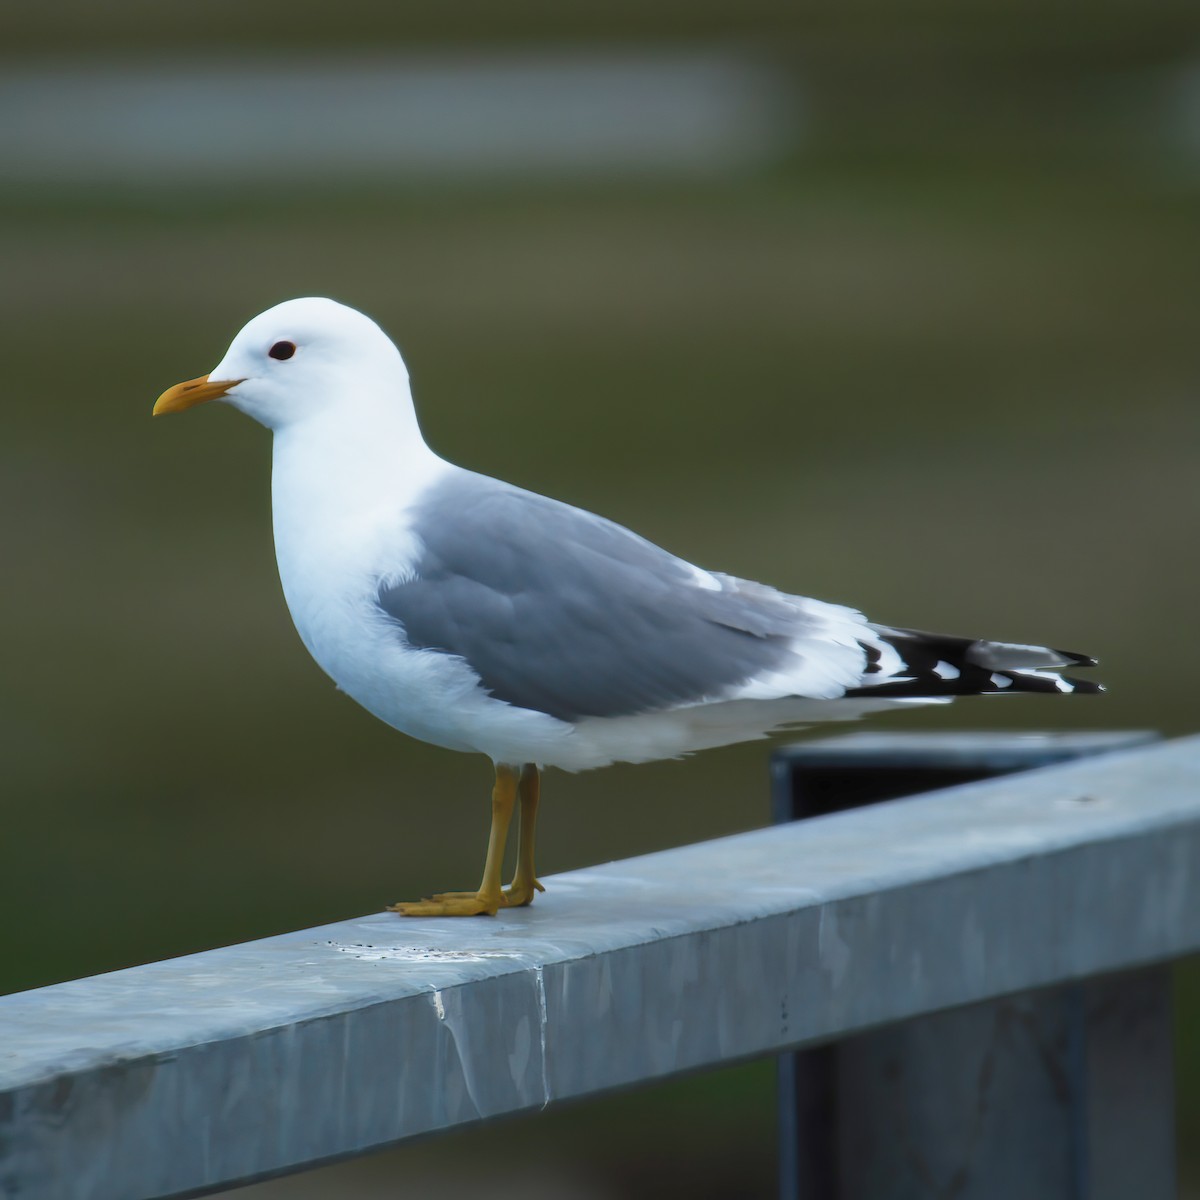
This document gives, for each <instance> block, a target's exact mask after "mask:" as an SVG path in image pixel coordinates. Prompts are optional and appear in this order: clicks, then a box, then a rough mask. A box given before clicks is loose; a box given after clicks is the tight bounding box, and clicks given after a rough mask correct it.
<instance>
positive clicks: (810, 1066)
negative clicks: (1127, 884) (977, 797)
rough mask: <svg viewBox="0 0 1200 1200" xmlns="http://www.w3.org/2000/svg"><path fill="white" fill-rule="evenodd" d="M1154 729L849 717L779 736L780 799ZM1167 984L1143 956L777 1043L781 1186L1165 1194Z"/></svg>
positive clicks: (931, 779) (1107, 1197) (910, 1194)
mask: <svg viewBox="0 0 1200 1200" xmlns="http://www.w3.org/2000/svg"><path fill="white" fill-rule="evenodd" d="M1153 738H1154V735H1153V734H1146V733H1112V734H1107V733H1106V734H1073V735H1013V734H971V735H931V736H922V735H905V734H900V735H871V734H865V735H864V734H859V735H851V736H849V737H843V738H837V739H828V740H823V741H820V742H813V743H808V744H806V745H800V746H792V747H787V748H785V749H783V750H781V751H780V752H779V753H778V754H776V755H775V757H774V760H773V762H772V775H773V807H774V817H775V820H776V822H785V821H793V820H801V819H806V818H811V817H816V816H824V815H827V814H830V813H834V812H838V811H841V810H844V809H847V808H855V807H859V806H862V805H866V804H873V803H877V802H880V801H884V800H890V799H896V798H899V797H902V796H908V795H912V794H915V793H918V792H924V791H930V790H934V789H938V788H943V787H949V786H954V785H957V784H963V783H970V782H974V781H977V780H982V779H987V778H991V777H993V776H997V775H1004V774H1009V773H1013V772H1017V771H1024V770H1029V769H1032V768H1036V767H1041V766H1048V765H1051V764H1054V763H1059V762H1063V761H1066V760H1069V759H1074V758H1081V757H1086V756H1090V755H1095V754H1102V753H1106V752H1111V751H1114V750H1123V749H1129V748H1132V747H1134V746H1137V745H1139V744H1142V743H1145V742H1148V741H1151V740H1153ZM963 803H964V804H969V803H970V797H969V796H964V798H963ZM1135 899H1136V898H1134V897H1131V903H1132V902H1134V901H1135ZM1169 985H1170V973H1169V970H1168V969H1167V968H1165V967H1149V968H1143V969H1141V970H1137V971H1134V972H1130V973H1127V974H1122V975H1119V976H1111V977H1108V978H1100V979H1092V980H1086V981H1082V982H1078V983H1071V984H1066V985H1063V986H1059V987H1055V988H1049V989H1044V990H1040V991H1037V992H1026V993H1023V994H1020V995H1015V996H1010V997H1006V998H1004V999H1001V1000H997V1001H988V1002H986V1003H983V1004H977V1005H972V1006H969V1007H966V1008H959V1009H952V1010H949V1011H947V1012H943V1013H938V1014H934V1015H931V1016H925V1017H921V1018H918V1019H915V1020H910V1021H905V1022H902V1023H900V1024H898V1025H892V1026H888V1027H885V1028H883V1029H880V1030H876V1031H873V1032H870V1033H866V1034H861V1035H858V1036H856V1037H852V1038H847V1039H845V1040H842V1041H838V1042H834V1043H832V1044H829V1045H826V1046H819V1047H816V1048H812V1049H807V1050H802V1051H798V1052H793V1053H790V1054H784V1055H781V1056H780V1059H779V1114H780V1129H779V1145H780V1196H781V1198H782V1200H874V1198H877V1197H887V1198H888V1200H932V1198H934V1197H954V1198H955V1200H1000V1198H1001V1197H1003V1198H1005V1200H1010V1198H1011V1197H1014V1196H1019V1197H1021V1200H1043V1198H1044V1200H1119V1198H1122V1197H1130V1196H1135V1195H1136V1196H1137V1197H1138V1198H1139V1200H1170V1198H1171V1197H1173V1196H1174V1150H1173V1121H1172V1105H1173V1097H1172V1091H1173V1081H1172V1069H1171V1033H1170V1003H1169V994H1170V993H1169ZM897 986H903V985H902V984H900V983H898V985H897Z"/></svg>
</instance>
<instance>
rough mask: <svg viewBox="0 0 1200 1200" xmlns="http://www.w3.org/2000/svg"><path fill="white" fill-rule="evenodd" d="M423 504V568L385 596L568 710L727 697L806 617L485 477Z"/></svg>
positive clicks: (426, 643)
mask: <svg viewBox="0 0 1200 1200" xmlns="http://www.w3.org/2000/svg"><path fill="white" fill-rule="evenodd" d="M411 515H412V518H413V522H414V528H415V532H416V533H417V535H418V536H419V537H420V539H421V542H422V544H423V551H422V552H421V555H420V557H419V558H418V561H417V564H416V573H415V576H414V577H413V578H412V579H410V580H408V581H405V582H401V583H398V584H392V583H389V582H387V581H386V580H385V581H383V582H381V584H380V588H379V595H378V599H379V604H380V607H381V608H382V609H383V611H384V612H385V613H386V614H387V615H388V616H389V617H391V618H393V619H394V620H395V621H396V622H398V623H399V625H401V626H402V627H403V633H404V637H405V639H406V641H407V642H408V644H409V645H412V646H415V647H418V648H422V649H429V650H437V651H442V652H444V653H446V654H452V655H456V656H458V657H460V658H462V659H463V660H464V661H465V662H466V663H467V664H468V665H469V666H470V667H471V669H472V670H474V671H475V672H476V673H477V674H478V675H479V678H480V680H481V682H482V684H483V686H484V687H485V688H487V690H488V691H489V692H490V693H491V694H492V695H493V696H495V697H496V698H497V699H499V700H504V701H507V702H508V703H509V704H513V705H516V706H518V707H520V708H529V709H535V710H537V711H539V712H544V713H549V714H550V715H551V716H554V717H557V718H559V719H560V720H563V721H575V720H578V719H580V718H582V717H613V716H623V715H628V714H633V713H640V712H647V711H651V710H654V709H662V708H668V707H671V706H674V705H678V704H685V703H688V702H694V701H697V700H700V699H703V698H707V697H713V696H715V695H718V694H720V693H722V692H723V691H724V690H725V689H727V688H729V687H731V686H733V685H736V684H739V683H742V682H744V681H745V680H747V679H750V678H753V677H754V676H755V675H757V674H759V673H760V672H761V671H763V670H765V669H768V668H770V667H771V666H773V665H774V664H775V663H777V662H779V661H780V659H781V658H783V657H784V656H785V655H787V654H788V653H789V650H788V644H789V642H791V640H792V639H793V638H795V637H797V636H798V635H802V634H803V633H804V632H805V627H806V625H807V624H808V622H806V619H805V617H804V615H803V614H802V613H800V612H798V610H797V608H796V607H795V606H794V605H793V604H791V603H788V602H787V601H786V600H785V599H784V598H783V597H782V596H780V595H779V593H777V592H773V591H772V590H771V589H769V588H766V587H761V586H759V585H756V584H750V583H746V582H744V581H740V580H734V579H730V578H728V577H723V576H715V577H714V578H715V579H716V580H717V581H718V582H719V584H720V587H719V588H718V589H714V588H712V587H709V588H705V587H703V586H700V584H699V583H698V581H697V577H696V574H695V573H694V571H693V569H692V568H691V567H690V566H689V565H688V564H687V563H684V562H682V561H681V560H680V559H677V558H675V557H674V556H673V555H670V554H668V553H667V552H666V551H664V550H661V549H659V547H657V546H655V545H653V544H652V543H650V542H647V541H645V540H644V539H642V538H640V537H638V536H637V535H636V534H633V533H631V532H630V531H629V530H627V529H624V528H623V527H622V526H620V525H616V524H614V523H613V522H611V521H606V520H604V519H603V518H601V517H596V516H593V515H592V514H590V513H585V512H582V511H580V510H579V509H575V508H571V507H570V506H569V505H565V504H561V503H559V502H558V501H556V500H550V499H547V498H546V497H544V496H538V495H535V494H534V493H532V492H526V491H522V490H521V489H519V488H515V487H512V486H510V485H508V484H504V483H501V482H499V481H497V480H494V479H489V478H487V477H485V476H480V475H474V474H471V473H470V472H462V473H458V472H456V473H455V474H453V475H452V476H450V477H449V478H448V479H446V480H443V481H442V482H440V483H438V484H436V485H435V486H434V487H433V488H432V489H431V490H430V492H429V493H427V495H426V496H425V497H424V499H423V500H422V502H421V503H420V504H419V505H418V506H417V508H416V509H415V510H414V511H413V513H412V514H411ZM812 624H815V622H813V623H812Z"/></svg>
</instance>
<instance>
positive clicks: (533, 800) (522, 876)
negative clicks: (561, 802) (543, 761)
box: [504, 763, 546, 908]
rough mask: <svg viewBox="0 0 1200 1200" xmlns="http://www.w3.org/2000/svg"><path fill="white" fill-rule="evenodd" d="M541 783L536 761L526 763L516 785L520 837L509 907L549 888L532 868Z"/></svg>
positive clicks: (527, 901) (506, 895) (519, 905)
mask: <svg viewBox="0 0 1200 1200" xmlns="http://www.w3.org/2000/svg"><path fill="white" fill-rule="evenodd" d="M541 782H542V780H541V775H540V774H539V772H538V769H537V765H536V764H535V763H526V764H525V765H524V767H522V768H521V780H520V783H519V784H518V786H517V794H518V795H519V796H520V798H521V837H520V841H519V842H518V843H517V870H516V873H515V874H514V875H513V881H512V885H511V886H510V887H509V888H508V889H507V890H506V891H505V893H504V903H505V905H506V906H507V907H508V908H522V907H524V906H525V905H526V904H532V903H533V896H534V892H544V891H545V890H546V889H545V888H544V887H542V885H541V884H540V883H538V881H537V873H536V872H535V871H534V869H533V845H534V831H535V827H536V825H537V810H538V798H539V795H540V793H541Z"/></svg>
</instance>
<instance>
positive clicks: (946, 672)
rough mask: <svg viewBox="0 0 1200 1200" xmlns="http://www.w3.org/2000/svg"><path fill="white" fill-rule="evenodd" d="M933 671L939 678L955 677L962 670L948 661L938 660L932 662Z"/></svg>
mask: <svg viewBox="0 0 1200 1200" xmlns="http://www.w3.org/2000/svg"><path fill="white" fill-rule="evenodd" d="M933 673H934V674H935V675H936V676H937V677H938V678H939V679H957V678H958V677H959V676H960V675H961V674H962V672H961V671H960V670H959V669H958V668H957V667H955V666H952V665H951V664H950V663H948V662H941V661H938V662H936V663H934V664H933Z"/></svg>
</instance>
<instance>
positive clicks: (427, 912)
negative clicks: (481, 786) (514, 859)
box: [389, 764, 536, 917]
mask: <svg viewBox="0 0 1200 1200" xmlns="http://www.w3.org/2000/svg"><path fill="white" fill-rule="evenodd" d="M518 784H519V780H518V777H517V773H516V771H515V770H513V768H512V767H507V766H504V765H503V764H501V765H498V766H497V767H496V783H495V786H494V787H493V788H492V831H491V833H490V834H489V836H488V849H487V860H486V861H485V863H484V865H483V881H482V882H481V883H480V885H479V890H478V891H477V892H444V893H442V894H441V895H437V896H433V897H431V898H430V899H428V900H415V901H411V902H407V903H406V902H403V901H402V902H401V903H399V904H392V905H390V906H389V908H390V911H391V912H397V913H400V915H401V916H404V917H477V916H484V915H486V916H489V917H494V916H495V915H496V911H497V909H499V908H500V907H501V906H502V905H504V903H505V897H504V892H503V891H502V890H501V887H500V872H501V871H502V870H503V869H504V843H505V841H506V840H507V838H508V827H509V825H510V824H511V823H512V817H513V809H514V808H515V807H516V800H517V789H518ZM521 804H522V809H523V808H524V805H525V801H524V797H522V801H521ZM535 804H536V801H535ZM522 832H523V831H522ZM531 898H532V897H531Z"/></svg>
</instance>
